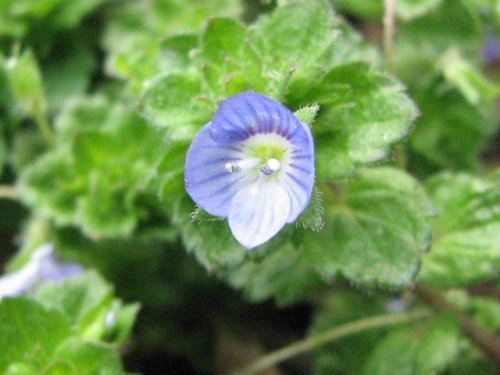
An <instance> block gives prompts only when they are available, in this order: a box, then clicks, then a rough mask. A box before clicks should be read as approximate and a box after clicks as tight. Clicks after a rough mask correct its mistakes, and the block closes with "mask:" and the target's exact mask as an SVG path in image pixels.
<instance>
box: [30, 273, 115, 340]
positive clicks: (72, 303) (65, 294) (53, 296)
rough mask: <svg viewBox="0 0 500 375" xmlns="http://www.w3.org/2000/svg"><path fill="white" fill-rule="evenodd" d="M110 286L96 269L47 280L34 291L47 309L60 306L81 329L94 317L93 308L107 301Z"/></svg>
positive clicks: (110, 294) (106, 303)
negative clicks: (61, 279) (62, 278)
mask: <svg viewBox="0 0 500 375" xmlns="http://www.w3.org/2000/svg"><path fill="white" fill-rule="evenodd" d="M112 297H113V290H112V287H111V286H110V285H108V284H107V283H106V282H105V281H104V280H103V279H102V277H100V276H99V275H98V274H97V273H95V272H87V273H85V274H83V275H79V276H77V277H74V278H71V279H68V280H65V281H63V282H61V283H57V284H54V283H46V284H44V285H42V286H41V287H40V289H39V290H38V291H37V293H36V299H37V300H38V301H39V302H40V303H41V304H42V305H44V306H45V307H46V308H49V309H59V310H61V311H62V312H64V314H65V315H66V317H67V318H68V319H69V320H70V321H71V323H72V324H73V325H75V326H76V327H78V330H79V331H80V332H82V333H83V332H84V331H85V329H86V328H87V326H88V325H89V324H90V323H92V321H93V320H94V319H95V318H96V312H98V311H99V310H100V309H102V307H106V305H110V304H111V301H112Z"/></svg>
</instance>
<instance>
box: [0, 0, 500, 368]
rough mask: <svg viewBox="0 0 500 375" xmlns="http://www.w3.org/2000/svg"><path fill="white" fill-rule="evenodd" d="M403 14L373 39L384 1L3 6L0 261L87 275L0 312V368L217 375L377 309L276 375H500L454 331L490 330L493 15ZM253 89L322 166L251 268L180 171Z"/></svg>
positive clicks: (499, 199) (456, 7) (499, 226)
mask: <svg viewBox="0 0 500 375" xmlns="http://www.w3.org/2000/svg"><path fill="white" fill-rule="evenodd" d="M389 3H390V2H389ZM395 5H396V6H395V9H394V22H395V25H396V30H395V34H394V36H393V37H392V38H390V39H388V38H386V39H385V43H384V30H385V31H387V26H386V28H385V29H384V27H383V19H384V2H383V1H382V0H370V1H366V0H363V1H361V0H331V1H326V0H325V1H323V0H309V1H307V0H302V1H299V0H296V1H278V2H276V1H262V2H260V1H251V0H245V1H243V0H242V1H239V0H213V1H201V0H188V1H186V0H184V1H180V0H150V1H144V2H134V1H120V0H92V1H79V0H70V1H62V0H21V1H19V0H17V1H14V0H6V1H3V2H1V3H0V173H1V180H0V181H1V185H0V247H1V249H0V260H1V263H2V264H5V271H6V272H15V271H16V270H20V269H22V268H23V267H24V266H25V265H26V264H28V263H29V262H30V257H31V254H32V253H33V252H34V251H35V250H36V249H37V248H39V246H40V245H43V244H45V243H52V244H54V245H55V248H56V253H57V256H58V257H59V258H60V259H64V260H67V261H72V262H78V263H79V264H81V265H83V266H84V267H85V269H86V271H85V273H83V274H82V275H80V276H78V277H76V278H74V279H69V280H67V281H64V282H62V283H58V284H52V283H46V284H41V283H38V284H37V285H34V286H33V287H32V288H30V290H29V291H28V293H27V294H26V295H25V296H23V297H16V298H5V299H2V300H1V301H0V332H1V335H0V347H1V348H8V349H6V350H2V351H0V372H2V373H7V374H11V375H12V374H40V373H44V374H60V373H63V374H121V373H124V372H125V371H126V372H140V373H144V374H163V373H167V372H168V373H169V374H170V373H172V374H175V373H179V374H188V373H192V374H210V373H218V374H226V373H230V372H231V371H234V370H236V369H237V368H241V367H243V366H244V365H246V364H248V363H249V362H251V361H252V360H254V359H255V358H257V357H258V356H260V355H263V354H264V353H266V352H268V351H272V350H274V349H277V348H280V347H282V346H285V345H287V344H290V343H292V342H293V341H295V340H299V339H301V338H304V337H309V338H311V340H313V341H314V340H316V339H317V338H318V337H319V336H318V335H321V334H322V333H324V332H328V331H329V330H332V329H333V330H335V329H336V327H337V328H338V327H341V326H342V325H343V324H345V323H349V322H355V321H357V320H358V319H361V320H363V319H365V320H366V319H370V318H371V317H373V316H378V315H380V314H382V316H384V317H386V318H387V320H386V321H387V322H388V323H387V324H385V325H384V326H383V327H382V328H378V329H371V330H366V331H361V330H360V331H359V332H356V333H355V334H352V335H350V336H348V337H344V338H341V339H339V340H337V341H335V342H330V343H328V344H326V345H317V346H315V347H314V350H310V351H308V353H307V355H301V356H298V357H294V358H292V359H290V360H288V361H287V362H285V364H284V365H283V366H282V367H280V368H279V369H278V367H275V368H274V370H270V371H276V372H270V373H279V372H278V371H282V373H287V374H288V373H290V374H306V373H312V372H314V373H318V374H370V375H373V374H437V373H439V374H494V373H495V371H496V370H497V368H495V361H494V360H492V359H491V358H490V357H491V356H492V355H491V350H493V351H494V350H495V347H494V345H495V344H494V343H493V347H491V345H490V348H489V349H490V357H488V350H485V349H484V347H483V348H481V347H480V345H479V346H478V345H477V343H475V342H474V340H472V339H471V338H470V332H467V331H466V330H465V331H464V325H463V322H462V320H461V319H460V318H459V316H460V314H462V313H464V314H466V315H467V316H468V317H469V318H470V319H471V320H472V322H473V323H472V324H473V326H474V329H475V330H476V331H480V332H482V333H486V334H487V335H490V336H493V337H494V336H495V335H496V334H498V332H499V329H500V319H499V317H500V303H499V301H498V298H499V296H500V294H499V293H500V292H499V289H498V288H499V281H500V279H499V275H500V272H499V271H500V239H499V233H500V189H499V187H500V172H499V169H498V165H499V160H500V159H499V155H500V154H499V138H498V127H499V120H498V119H499V117H498V109H499V108H498V98H499V95H500V85H499V81H498V78H499V77H500V73H499V66H500V65H499V64H500V39H499V35H500V5H499V3H498V2H497V1H495V0H418V1H410V0H397V1H396V2H395ZM245 90H253V91H256V92H259V93H262V94H264V95H267V96H270V97H273V98H275V99H278V100H280V101H281V102H283V103H284V104H285V105H286V106H288V107H289V108H290V109H291V110H293V111H298V112H297V115H298V116H301V118H303V119H307V122H308V123H309V124H310V125H311V126H312V131H313V135H314V137H315V144H316V153H317V160H316V168H317V181H316V191H315V194H314V197H313V199H312V201H311V204H310V206H309V208H308V209H307V211H306V212H305V213H304V214H303V215H302V217H301V218H300V219H299V221H298V223H297V225H289V226H287V227H286V228H285V230H283V231H282V233H280V234H279V235H278V236H277V237H276V238H275V239H273V240H271V241H270V242H269V243H268V244H266V245H264V246H262V247H260V248H258V249H256V250H254V251H251V252H248V251H246V250H244V249H243V248H242V247H241V246H239V245H238V244H237V243H236V242H235V240H234V239H233V238H232V237H231V235H230V233H229V230H228V228H227V223H225V222H224V221H220V220H216V219H214V218H211V217H209V216H208V215H206V214H205V213H203V212H200V211H199V210H197V211H195V206H194V204H193V202H192V201H191V200H190V199H189V198H188V196H187V195H186V193H185V192H184V188H183V177H182V174H183V163H184V157H185V153H186V150H187V147H188V146H189V143H190V141H191V139H192V138H193V136H194V135H195V134H196V132H197V131H198V130H199V129H200V128H201V126H202V125H203V124H205V123H206V122H207V121H209V120H210V117H211V115H212V114H213V112H214V110H215V109H216V108H217V104H218V103H219V102H220V101H221V100H222V99H224V98H225V97H227V96H229V95H231V94H234V93H237V92H241V91H245ZM429 290H431V291H432V292H433V293H434V294H432V295H433V296H434V298H431V299H429V298H427V297H428V295H426V293H425V291H429ZM436 301H438V302H440V303H441V305H439V303H437V304H436V303H435V302H436ZM443 301H447V302H448V303H451V304H452V305H453V306H454V308H453V309H451V310H450V309H448V308H444V309H443V308H439V306H441V307H442V305H443ZM436 306H437V307H438V309H437V310H439V311H437V313H432V314H431V315H429V314H430V311H431V307H434V308H436ZM443 310H444V311H443ZM457 310H458V311H460V312H459V313H457ZM398 314H399V315H398ZM401 314H402V315H401ZM394 316H404V317H408V319H409V320H408V321H407V322H406V323H402V324H393V322H394V320H391V319H393V317H394ZM419 316H420V317H421V318H418V317H419ZM424 316H425V318H423V317H424ZM413 317H417V318H415V319H414V318H413ZM410 318H411V319H410ZM384 319H385V318H384ZM28 333H29V334H28ZM487 349H488V348H487ZM496 350H498V346H497V347H496ZM497 361H498V358H497ZM497 365H498V362H497Z"/></svg>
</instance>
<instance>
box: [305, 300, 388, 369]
mask: <svg viewBox="0 0 500 375" xmlns="http://www.w3.org/2000/svg"><path fill="white" fill-rule="evenodd" d="M384 302H385V301H384V299H382V298H380V297H379V296H378V295H375V294H373V293H371V294H363V293H361V292H357V293H356V292H354V291H349V290H334V291H333V292H331V293H329V294H328V295H327V296H326V298H323V300H322V301H321V303H320V305H319V306H318V309H317V311H316V313H315V316H314V320H313V322H312V325H311V327H310V328H309V332H308V336H309V337H313V336H315V335H319V334H322V333H324V332H326V331H328V330H331V329H333V328H334V327H336V326H338V325H341V324H345V323H349V322H352V321H355V320H358V319H363V318H366V317H368V316H373V315H377V314H381V313H383V312H384V311H385V303H384ZM379 340H380V331H379V330H374V331H367V332H364V333H362V334H358V335H355V336H351V337H345V338H343V339H340V340H338V341H335V342H334V343H331V344H327V345H324V346H322V347H320V348H318V349H317V350H315V351H314V352H313V353H312V357H313V361H314V370H315V372H316V373H318V374H319V375H333V374H347V373H352V374H359V373H361V369H362V366H363V364H364V361H363V360H360V359H363V358H366V357H367V356H368V355H369V353H370V352H371V350H372V348H373V346H374V345H375V344H376V343H377V342H378V341H379Z"/></svg>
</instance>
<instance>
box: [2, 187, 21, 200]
mask: <svg viewBox="0 0 500 375" xmlns="http://www.w3.org/2000/svg"><path fill="white" fill-rule="evenodd" d="M18 197H19V193H18V191H17V189H16V188H15V187H14V186H9V185H0V199H17V198H18Z"/></svg>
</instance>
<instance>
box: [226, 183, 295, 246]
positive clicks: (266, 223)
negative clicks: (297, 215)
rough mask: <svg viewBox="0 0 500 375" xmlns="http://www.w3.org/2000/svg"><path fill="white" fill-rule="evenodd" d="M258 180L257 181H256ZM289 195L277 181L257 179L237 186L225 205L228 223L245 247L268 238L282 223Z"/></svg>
mask: <svg viewBox="0 0 500 375" xmlns="http://www.w3.org/2000/svg"><path fill="white" fill-rule="evenodd" d="M260 182H261V181H260ZM289 214H290V198H289V197H288V194H287V192H286V191H285V189H284V188H283V187H281V186H280V185H279V184H278V183H277V182H274V181H271V182H267V181H266V182H263V183H261V184H259V183H258V182H257V183H255V184H252V185H250V186H246V187H244V188H243V189H241V190H240V191H239V192H238V193H236V195H235V196H234V197H233V199H232V200H231V204H230V206H229V227H230V228H231V232H232V233H233V236H234V237H235V238H236V240H237V241H238V242H239V243H240V244H242V245H243V246H244V247H246V248H247V249H251V248H254V247H256V246H259V245H261V244H263V243H264V242H266V241H268V240H269V239H271V238H272V237H273V236H274V235H276V233H278V232H279V231H280V230H281V228H283V226H284V225H285V223H286V221H287V218H288V215H289Z"/></svg>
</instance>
